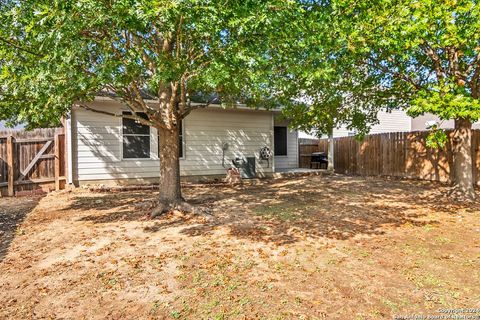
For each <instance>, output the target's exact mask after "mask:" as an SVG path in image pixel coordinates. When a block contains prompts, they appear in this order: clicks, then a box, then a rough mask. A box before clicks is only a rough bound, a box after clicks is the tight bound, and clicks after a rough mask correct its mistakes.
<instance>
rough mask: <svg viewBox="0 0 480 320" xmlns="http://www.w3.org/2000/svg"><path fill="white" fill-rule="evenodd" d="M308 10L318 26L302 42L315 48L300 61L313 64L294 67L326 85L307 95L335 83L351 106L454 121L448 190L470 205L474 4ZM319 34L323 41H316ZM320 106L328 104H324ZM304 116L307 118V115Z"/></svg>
mask: <svg viewBox="0 0 480 320" xmlns="http://www.w3.org/2000/svg"><path fill="white" fill-rule="evenodd" d="M310 4H311V6H310V11H311V13H312V16H313V17H315V15H317V17H318V19H309V22H308V23H309V25H310V27H312V26H313V27H314V28H315V27H319V28H321V29H322V32H318V33H316V32H313V33H312V32H311V33H310V34H308V33H307V34H306V36H305V39H313V40H312V41H314V42H318V43H313V44H311V45H308V46H306V47H305V57H306V58H305V59H308V56H312V57H314V60H315V61H320V64H319V65H318V67H317V66H315V64H314V65H313V67H312V66H310V65H308V64H307V65H306V66H303V65H302V67H305V68H306V70H307V73H311V72H315V69H318V70H317V71H316V74H317V75H318V77H317V78H318V79H321V80H322V82H323V85H325V86H327V87H326V89H322V88H320V85H319V84H314V85H313V86H312V88H313V89H315V88H316V89H317V90H321V91H322V92H323V91H324V90H327V91H331V90H330V89H329V88H328V83H331V84H332V85H333V86H334V87H337V86H338V81H339V80H341V81H342V82H343V83H344V84H343V85H342V87H343V88H346V90H347V92H348V94H347V95H346V96H348V97H350V98H351V99H352V101H354V103H355V104H357V103H358V104H360V105H361V104H362V103H366V104H367V106H368V105H370V106H374V104H377V106H376V107H374V108H387V109H389V108H406V109H407V110H408V113H409V114H410V115H411V116H413V117H415V116H419V115H422V114H424V113H432V114H434V115H437V116H438V117H439V118H440V119H441V120H447V119H454V120H455V130H454V134H453V153H454V167H453V173H454V179H455V183H454V188H453V191H456V194H457V195H459V196H461V197H462V198H467V199H473V198H474V197H475V192H474V185H473V173H472V172H473V165H472V158H471V127H472V122H474V121H477V120H478V119H479V118H480V101H479V95H480V5H479V4H478V3H477V1H472V0H453V1H436V0H421V1H413V0H374V1H353V0H335V1H312V2H310ZM322 12H328V16H327V15H325V14H322ZM328 30H330V31H328ZM325 35H328V36H327V38H329V39H331V40H330V41H320V40H319V37H323V36H325ZM332 39H333V40H332ZM319 53H320V54H319ZM318 57H321V59H320V60H318ZM322 59H324V60H322ZM322 61H325V62H326V63H322ZM332 69H333V71H332ZM350 70H354V72H357V71H361V72H360V75H361V74H362V73H363V76H360V77H358V76H357V77H356V76H349V73H350ZM298 74H301V73H298ZM331 74H333V75H334V76H333V77H332V76H331ZM354 75H355V73H354ZM304 78H305V77H304ZM301 79H302V77H301ZM306 83H307V88H308V87H309V86H308V82H306ZM324 88H325V87H324ZM340 91H341V90H340ZM333 95H334V96H335V95H337V91H334V92H333ZM327 96H331V95H330V94H327ZM342 96H345V95H344V94H342ZM372 98H373V100H372ZM322 101H323V102H322V104H323V103H329V102H328V101H329V99H322ZM372 102H373V103H374V104H372ZM355 104H354V105H355ZM333 108H334V109H335V107H333ZM362 109H365V108H364V107H362ZM309 110H310V109H309ZM321 110H324V109H323V108H322V109H321ZM325 110H328V108H327V109H325ZM367 110H368V108H367ZM320 112H321V114H327V115H328V114H331V111H326V112H325V113H324V112H323V111H320ZM305 114H306V116H304V119H308V118H309V117H308V112H307V111H305ZM312 114H315V112H312ZM309 121H311V120H306V121H305V122H306V123H308V122H309ZM314 122H315V121H314ZM327 123H328V122H327ZM439 133H441V132H439V131H436V132H435V137H437V138H438V137H439V136H441V135H439ZM443 140H444V139H443Z"/></svg>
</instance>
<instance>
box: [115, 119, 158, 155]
mask: <svg viewBox="0 0 480 320" xmlns="http://www.w3.org/2000/svg"><path fill="white" fill-rule="evenodd" d="M124 112H131V111H129V110H122V111H121V112H120V115H121V117H119V118H118V119H119V130H120V135H119V136H120V159H121V160H122V161H149V160H156V159H155V158H156V157H155V152H154V150H155V148H154V149H153V150H152V142H156V143H157V144H156V145H157V146H158V141H157V140H156V139H155V137H154V134H153V131H154V130H152V127H150V126H149V127H148V132H149V134H148V135H147V134H126V136H142V137H146V136H149V137H150V154H149V156H148V158H125V157H124V156H123V136H124V133H123V113H124ZM152 151H153V152H152ZM157 153H158V151H157Z"/></svg>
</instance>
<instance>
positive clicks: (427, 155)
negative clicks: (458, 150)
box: [303, 130, 480, 184]
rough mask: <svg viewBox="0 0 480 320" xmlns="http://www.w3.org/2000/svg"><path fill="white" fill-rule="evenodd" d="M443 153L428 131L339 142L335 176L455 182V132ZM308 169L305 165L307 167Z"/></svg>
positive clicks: (479, 172) (479, 142) (478, 159)
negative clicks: (432, 143) (429, 144)
mask: <svg viewBox="0 0 480 320" xmlns="http://www.w3.org/2000/svg"><path fill="white" fill-rule="evenodd" d="M447 134H448V137H449V139H448V141H447V144H446V146H445V147H444V148H442V149H432V148H428V147H427V146H426V138H427V136H428V131H416V132H393V133H381V134H372V135H368V136H366V137H365V139H364V140H362V141H358V140H356V139H355V137H342V138H335V139H334V145H335V149H334V150H335V156H334V165H335V172H337V173H342V174H351V175H362V176H394V177H404V178H412V179H422V180H434V181H442V182H451V181H452V180H453V176H452V170H451V168H452V167H453V152H452V136H453V132H452V131H448V132H447ZM318 151H323V152H328V139H321V140H320V141H319V145H318ZM472 160H473V163H474V169H473V176H474V179H475V181H476V183H477V184H479V182H480V130H473V131H472ZM303 165H305V164H303Z"/></svg>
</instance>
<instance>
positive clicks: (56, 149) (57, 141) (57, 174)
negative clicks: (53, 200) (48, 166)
mask: <svg viewBox="0 0 480 320" xmlns="http://www.w3.org/2000/svg"><path fill="white" fill-rule="evenodd" d="M53 142H54V143H53V147H54V152H55V170H54V171H55V190H56V191H58V190H60V139H59V137H58V132H55V139H54V141H53Z"/></svg>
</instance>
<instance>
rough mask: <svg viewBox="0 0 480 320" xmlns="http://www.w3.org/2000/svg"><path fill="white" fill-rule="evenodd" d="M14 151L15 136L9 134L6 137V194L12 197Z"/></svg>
mask: <svg viewBox="0 0 480 320" xmlns="http://www.w3.org/2000/svg"><path fill="white" fill-rule="evenodd" d="M14 152H15V138H14V137H13V136H11V135H10V136H8V137H7V172H8V196H9V197H13V196H14V195H15V188H14V183H15V181H14V179H15V172H14V170H15V160H14Z"/></svg>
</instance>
